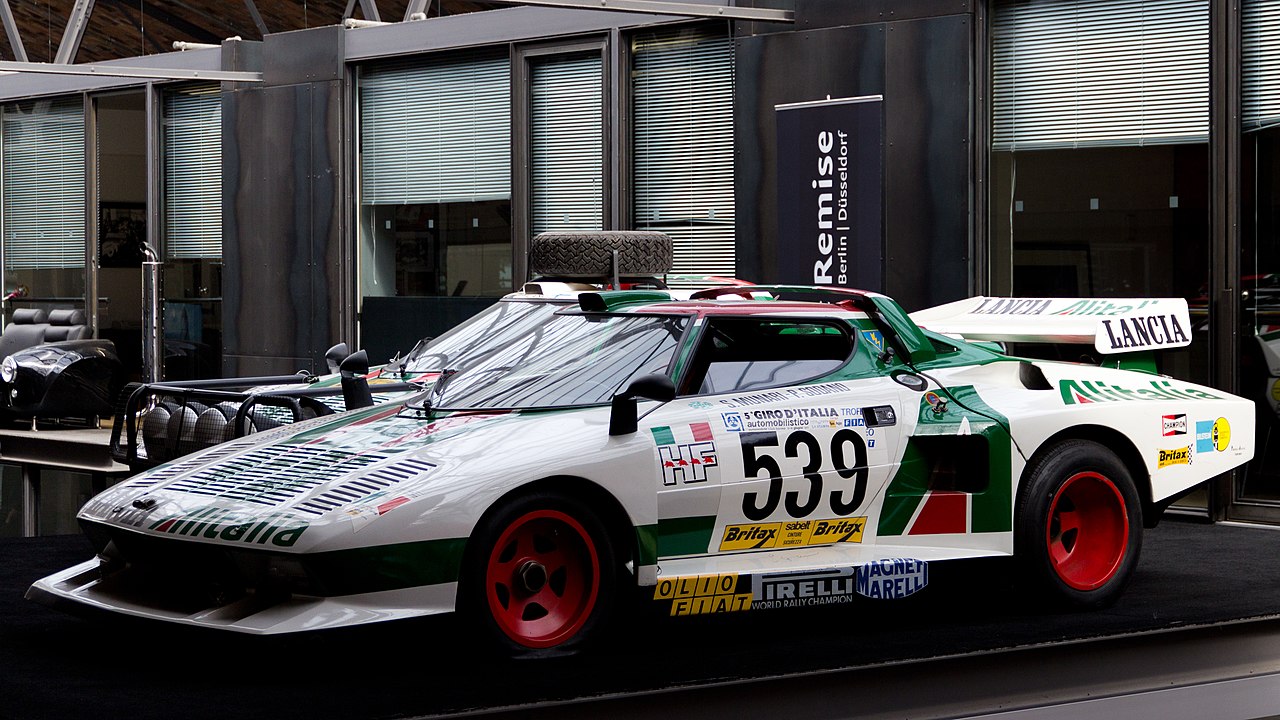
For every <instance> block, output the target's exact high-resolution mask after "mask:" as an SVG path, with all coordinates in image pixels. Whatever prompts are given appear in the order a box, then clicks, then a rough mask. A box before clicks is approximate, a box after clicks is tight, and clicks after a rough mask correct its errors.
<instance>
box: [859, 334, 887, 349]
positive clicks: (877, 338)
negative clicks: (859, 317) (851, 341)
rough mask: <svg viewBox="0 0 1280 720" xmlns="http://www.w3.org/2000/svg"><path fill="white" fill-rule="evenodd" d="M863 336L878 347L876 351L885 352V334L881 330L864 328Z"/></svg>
mask: <svg viewBox="0 0 1280 720" xmlns="http://www.w3.org/2000/svg"><path fill="white" fill-rule="evenodd" d="M862 338H863V339H864V340H866V341H867V342H869V343H871V344H872V345H874V346H875V347H876V352H884V335H881V334H880V331H879V330H863V331H862Z"/></svg>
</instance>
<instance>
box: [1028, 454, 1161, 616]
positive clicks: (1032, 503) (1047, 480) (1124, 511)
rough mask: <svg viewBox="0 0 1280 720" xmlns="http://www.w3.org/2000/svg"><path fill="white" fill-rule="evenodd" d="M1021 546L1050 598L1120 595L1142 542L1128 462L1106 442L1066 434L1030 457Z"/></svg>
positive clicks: (1098, 599) (1095, 601)
mask: <svg viewBox="0 0 1280 720" xmlns="http://www.w3.org/2000/svg"><path fill="white" fill-rule="evenodd" d="M1025 477H1026V481H1025V482H1024V483H1023V484H1022V487H1021V488H1019V491H1018V512H1017V516H1016V518H1017V525H1016V526H1015V528H1014V554H1015V555H1016V556H1017V557H1018V559H1019V561H1020V563H1021V565H1022V566H1023V569H1024V571H1025V572H1026V574H1027V576H1028V578H1029V579H1030V580H1031V581H1032V583H1033V585H1034V586H1035V587H1036V588H1037V589H1039V590H1041V591H1044V592H1046V593H1047V594H1048V595H1049V596H1050V597H1051V598H1056V599H1059V600H1063V601H1066V602H1068V603H1070V604H1074V605H1081V606H1086V607H1101V606H1104V605H1107V604H1110V603H1112V602H1114V601H1115V600H1116V598H1118V597H1119V596H1120V592H1121V591H1122V590H1123V589H1124V586H1125V585H1126V584H1127V583H1128V581H1129V577H1130V575H1132V574H1133V569H1134V567H1135V566H1136V565H1137V563H1138V553H1139V551H1140V550H1141V548H1142V504H1141V501H1140V499H1139V498H1138V492H1137V489H1136V488H1135V486H1134V483H1133V479H1132V477H1131V476H1130V474H1129V469H1128V467H1126V466H1125V464H1124V463H1123V462H1121V461H1120V459H1119V458H1118V457H1117V456H1116V454H1115V453H1114V452H1112V451H1111V450H1110V449H1109V448H1107V447H1106V446H1104V445H1102V444H1101V443H1097V442H1093V441H1089V440H1067V441H1064V442H1061V443H1058V444H1056V445H1054V446H1052V447H1049V448H1047V449H1045V450H1042V451H1041V452H1040V453H1037V455H1036V456H1035V457H1033V458H1032V459H1031V462H1029V463H1028V464H1027V469H1026V475H1025Z"/></svg>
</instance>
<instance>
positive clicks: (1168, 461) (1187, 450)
mask: <svg viewBox="0 0 1280 720" xmlns="http://www.w3.org/2000/svg"><path fill="white" fill-rule="evenodd" d="M1159 452H1160V457H1159V460H1158V463H1157V468H1166V467H1169V466H1170V465H1190V464H1191V446H1190V445H1188V446H1187V447H1180V448H1173V449H1172V450H1160V451H1159Z"/></svg>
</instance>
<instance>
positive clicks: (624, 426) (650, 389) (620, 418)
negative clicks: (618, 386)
mask: <svg viewBox="0 0 1280 720" xmlns="http://www.w3.org/2000/svg"><path fill="white" fill-rule="evenodd" d="M638 397H642V398H645V399H646V400H657V401H658V402H671V401H672V400H674V399H675V397H676V384H675V383H674V382H672V381H671V378H669V377H667V376H666V375H663V374H662V373H653V374H650V375H645V376H643V377H638V378H636V379H635V380H633V381H631V384H630V385H628V386H627V389H626V390H623V391H622V392H620V393H618V394H617V395H614V396H613V405H612V407H611V408H610V410H611V412H610V413H609V434H610V435H630V434H631V433H633V432H635V431H636V427H637V425H638V423H639V418H638V417H637V413H636V398H638Z"/></svg>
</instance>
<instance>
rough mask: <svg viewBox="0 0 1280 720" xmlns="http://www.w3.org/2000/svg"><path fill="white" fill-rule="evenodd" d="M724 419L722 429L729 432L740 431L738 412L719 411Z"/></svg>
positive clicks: (740, 423) (740, 421)
mask: <svg viewBox="0 0 1280 720" xmlns="http://www.w3.org/2000/svg"><path fill="white" fill-rule="evenodd" d="M720 417H721V418H722V419H723V420H724V429H725V430H728V431H729V432H742V416H741V415H739V414H738V413H732V412H731V413H720Z"/></svg>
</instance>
